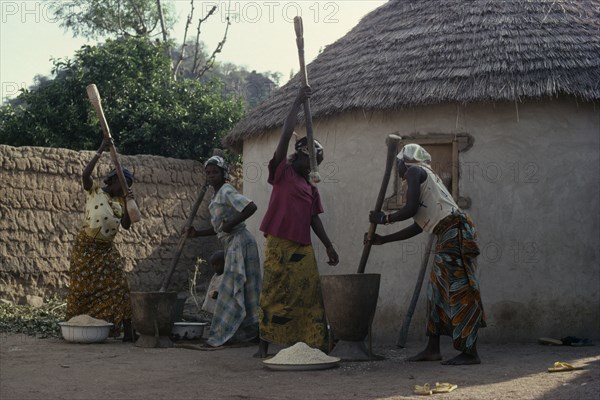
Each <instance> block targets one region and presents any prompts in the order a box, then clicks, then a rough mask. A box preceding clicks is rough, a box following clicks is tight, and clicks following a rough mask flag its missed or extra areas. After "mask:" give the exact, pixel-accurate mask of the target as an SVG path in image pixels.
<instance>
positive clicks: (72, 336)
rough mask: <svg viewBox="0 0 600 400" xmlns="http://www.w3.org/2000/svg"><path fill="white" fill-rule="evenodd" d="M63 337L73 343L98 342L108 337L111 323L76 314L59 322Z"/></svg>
mask: <svg viewBox="0 0 600 400" xmlns="http://www.w3.org/2000/svg"><path fill="white" fill-rule="evenodd" d="M58 325H60V330H61V333H62V336H63V338H64V339H65V340H66V341H67V342H74V343H99V342H102V341H104V340H106V338H107V337H108V334H109V333H110V328H112V326H113V324H111V323H110V322H106V321H104V320H102V319H96V318H92V317H90V316H89V315H86V314H82V315H77V316H75V317H73V318H71V319H70V320H68V321H65V322H59V323H58Z"/></svg>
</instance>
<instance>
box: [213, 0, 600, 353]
mask: <svg viewBox="0 0 600 400" xmlns="http://www.w3.org/2000/svg"><path fill="white" fill-rule="evenodd" d="M305 29H306V31H307V32H310V26H309V25H305ZM307 36H308V37H307V38H306V45H307V46H310V37H309V35H307ZM290 41H291V42H292V41H293V28H292V27H291V26H290ZM308 74H309V80H310V82H311V86H312V87H313V97H312V99H311V108H312V112H313V118H314V122H313V124H314V129H315V137H316V138H318V139H319V140H320V141H321V142H322V143H323V144H324V146H325V161H324V162H323V164H321V171H320V172H321V176H322V177H323V182H322V183H321V184H320V191H321V196H322V198H323V202H324V207H325V209H326V211H325V214H324V216H323V221H324V224H325V226H326V227H327V229H328V233H329V235H330V237H331V238H332V239H333V241H334V243H335V244H336V245H337V248H338V252H339V254H340V257H341V263H340V266H339V267H337V268H336V269H332V268H331V267H329V266H327V265H326V263H325V261H326V255H325V251H324V249H323V248H322V246H321V245H320V243H319V242H318V239H316V238H315V240H313V242H314V243H315V249H316V251H317V259H318V261H319V268H320V271H321V273H322V274H330V273H354V272H356V268H357V265H358V260H359V259H360V255H361V251H362V237H363V233H364V232H365V231H366V230H367V228H368V220H367V216H368V211H369V210H370V209H371V208H372V207H373V206H374V203H375V199H376V196H377V192H378V190H379V186H380V184H381V179H382V175H383V169H384V164H385V144H384V142H385V138H386V136H387V135H388V134H390V133H397V134H399V135H401V136H402V137H404V138H405V140H406V141H407V142H417V143H421V144H423V145H425V146H426V147H427V148H428V149H429V150H430V152H431V153H432V155H433V158H434V164H435V168H436V169H438V172H440V174H442V176H443V177H444V178H445V179H446V180H447V184H448V185H449V186H450V187H451V189H452V192H453V194H454V195H455V197H457V198H458V199H459V202H460V205H461V207H463V208H465V209H466V210H467V211H468V212H469V214H470V215H471V216H472V217H473V219H474V221H475V223H476V225H477V227H478V230H479V241H480V247H481V249H482V254H481V256H480V258H479V263H480V275H481V286H482V296H483V301H484V307H485V308H486V314H487V320H488V328H486V329H484V330H482V331H481V336H480V338H481V340H482V342H485V341H486V340H488V341H501V340H535V339H536V338H537V337H540V336H556V337H562V336H566V335H577V336H584V337H592V338H599V337H600V327H599V325H598V322H597V321H598V320H600V307H599V305H600V299H599V291H598V288H599V287H600V268H599V262H598V261H599V260H600V246H599V237H600V228H599V226H600V224H599V215H600V213H599V182H600V174H599V136H600V108H599V107H600V104H599V100H600V1H598V0H572V1H571V0H564V1H560V0H557V1H548V0H519V1H516V0H515V1H497V0H473V1H468V2H466V1H462V0H419V1H408V0H406V1H405V0H402V1H399V0H398V1H394V0H392V1H390V2H388V3H386V4H384V5H383V6H381V7H379V8H378V9H376V10H374V11H373V12H371V13H370V14H368V15H366V16H365V17H364V18H363V19H362V20H361V21H360V22H359V24H358V25H357V26H356V27H354V28H353V29H352V30H351V31H350V32H349V33H347V34H346V35H345V36H344V37H342V38H341V39H339V40H338V41H336V42H335V43H333V44H331V45H329V46H327V47H326V48H325V49H324V51H323V52H322V53H321V54H320V55H319V56H318V57H317V58H316V59H315V60H314V61H313V62H312V63H311V64H310V65H309V66H308ZM298 87H299V79H298V77H297V76H296V77H295V78H294V79H292V80H291V81H290V82H288V83H287V84H286V85H285V86H283V87H282V88H280V89H279V90H278V91H277V92H276V93H275V94H274V95H273V96H272V97H271V98H270V99H268V100H267V101H265V102H264V103H262V104H261V105H259V106H258V107H257V108H256V109H254V110H253V111H252V112H251V113H249V115H248V116H247V117H246V118H245V119H243V120H242V121H241V122H240V123H239V124H238V125H237V126H236V127H235V128H234V129H233V130H232V131H231V132H230V134H229V135H228V136H227V137H226V138H225V140H224V141H225V144H226V145H227V146H229V147H230V148H233V149H236V150H237V151H239V152H241V153H242V154H243V161H244V173H245V176H244V193H245V194H246V195H247V196H249V197H251V198H252V199H254V201H255V203H256V204H257V205H258V206H259V211H258V212H257V216H255V217H254V218H253V219H251V220H250V221H249V227H250V229H251V230H253V231H254V232H253V233H254V234H255V235H256V237H257V238H261V236H262V235H261V234H260V232H259V230H258V227H259V225H260V222H261V218H262V215H263V214H264V212H265V209H266V205H267V204H268V200H269V195H270V186H269V185H268V184H267V182H266V181H267V170H266V163H267V161H268V160H269V159H270V157H271V156H272V154H273V151H274V149H275V147H276V144H277V140H278V137H279V133H280V129H281V126H282V124H283V120H284V118H285V115H286V113H287V112H288V109H289V107H290V105H291V103H292V101H293V98H294V96H295V95H296V93H297V90H298ZM302 120H303V117H302V116H300V118H299V121H302ZM297 131H298V132H299V133H300V134H302V127H298V130H297ZM401 192H402V190H401V185H399V184H398V182H397V179H396V180H395V182H394V183H393V185H390V188H389V190H388V197H389V198H388V201H387V203H386V205H387V207H388V208H389V209H393V208H395V207H398V206H399V205H400V204H401V202H402V201H401V198H402V193H401ZM405 225H406V224H394V225H391V226H385V227H382V228H378V229H379V230H378V231H379V232H382V233H390V232H392V231H396V230H398V229H400V228H402V227H403V226H405ZM425 236H426V235H425V234H422V235H420V236H419V237H417V238H414V239H412V240H409V241H406V242H397V243H394V244H388V245H386V246H382V247H377V248H374V249H373V250H372V251H371V256H370V258H369V262H368V264H367V268H366V271H367V272H374V273H380V274H382V286H381V289H380V294H379V303H378V309H377V313H376V316H375V321H374V326H373V333H374V338H375V339H377V340H383V341H387V340H389V341H394V340H395V338H396V336H397V334H398V331H399V328H400V324H401V322H402V319H403V316H404V314H405V313H406V310H407V307H408V303H409V301H410V298H411V295H412V290H413V287H414V284H415V280H416V276H417V271H418V269H419V266H420V262H421V258H422V255H423V254H424V252H425V251H427V249H426V248H425V247H426V246H425V243H426V237H425ZM424 292H425V290H423V291H422V292H421V293H422V294H421V299H420V302H419V304H418V306H417V313H416V314H415V318H414V319H413V324H412V327H411V331H410V337H411V338H413V339H418V338H422V337H423V334H424V332H425V315H424V314H425V313H424V311H425V298H424ZM423 340H424V338H423Z"/></svg>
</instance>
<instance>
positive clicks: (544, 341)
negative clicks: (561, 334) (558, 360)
mask: <svg viewBox="0 0 600 400" xmlns="http://www.w3.org/2000/svg"><path fill="white" fill-rule="evenodd" d="M538 343H539V344H543V345H546V346H562V345H563V342H562V340H558V339H553V338H547V337H542V338H539V339H538Z"/></svg>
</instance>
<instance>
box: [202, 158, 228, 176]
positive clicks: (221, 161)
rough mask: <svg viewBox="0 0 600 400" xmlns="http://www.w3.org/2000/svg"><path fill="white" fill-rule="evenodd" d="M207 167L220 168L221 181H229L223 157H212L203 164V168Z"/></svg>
mask: <svg viewBox="0 0 600 400" xmlns="http://www.w3.org/2000/svg"><path fill="white" fill-rule="evenodd" d="M209 165H216V166H217V167H219V168H221V170H222V171H223V179H225V180H226V181H228V180H229V166H228V165H227V163H226V162H225V160H224V159H223V157H221V156H212V157H211V158H209V159H208V160H206V162H205V163H204V168H206V167H208V166H209Z"/></svg>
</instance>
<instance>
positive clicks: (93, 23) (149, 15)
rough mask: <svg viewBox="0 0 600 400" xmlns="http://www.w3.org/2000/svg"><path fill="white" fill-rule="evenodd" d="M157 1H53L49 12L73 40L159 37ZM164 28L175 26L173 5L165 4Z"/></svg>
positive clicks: (170, 3) (163, 9) (163, 3)
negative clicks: (77, 37) (68, 32)
mask: <svg viewBox="0 0 600 400" xmlns="http://www.w3.org/2000/svg"><path fill="white" fill-rule="evenodd" d="M158 4H159V3H158V2H157V1H156V0H69V1H54V0H52V1H50V7H51V8H50V9H51V11H52V12H53V14H54V16H55V17H56V18H57V19H58V20H60V26H61V27H63V28H65V30H71V31H72V32H73V35H74V36H83V37H86V38H100V37H104V36H113V37H120V36H125V37H129V36H146V37H149V36H150V35H152V34H159V33H160V30H161V27H160V12H159V8H158ZM162 11H163V14H164V20H165V25H166V26H165V28H166V29H167V30H170V29H171V28H172V27H173V25H174V23H175V8H174V5H173V3H172V2H162Z"/></svg>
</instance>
